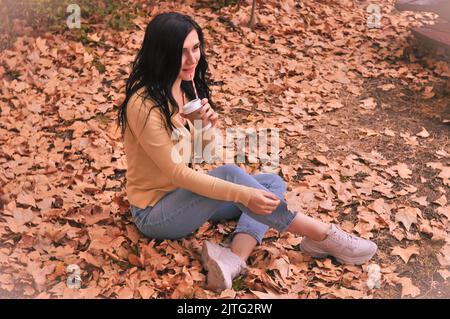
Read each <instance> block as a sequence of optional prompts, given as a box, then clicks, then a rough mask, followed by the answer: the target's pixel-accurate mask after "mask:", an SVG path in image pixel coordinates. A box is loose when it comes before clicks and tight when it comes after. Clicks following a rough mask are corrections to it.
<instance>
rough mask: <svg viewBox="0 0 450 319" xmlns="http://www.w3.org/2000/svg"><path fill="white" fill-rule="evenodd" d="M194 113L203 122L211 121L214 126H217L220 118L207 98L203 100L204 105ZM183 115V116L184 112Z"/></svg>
mask: <svg viewBox="0 0 450 319" xmlns="http://www.w3.org/2000/svg"><path fill="white" fill-rule="evenodd" d="M194 115H195V119H196V120H202V123H205V124H206V123H208V122H211V125H212V126H213V127H214V126H216V123H217V120H218V119H219V115H218V114H217V113H216V112H215V111H214V110H213V109H212V107H211V105H210V104H209V102H208V99H206V98H205V99H203V100H202V107H201V108H200V109H199V110H198V111H196V112H195V113H194ZM181 116H183V114H182V113H181ZM183 117H185V116H183ZM205 124H204V125H205Z"/></svg>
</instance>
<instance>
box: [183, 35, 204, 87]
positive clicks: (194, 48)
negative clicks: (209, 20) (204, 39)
mask: <svg viewBox="0 0 450 319" xmlns="http://www.w3.org/2000/svg"><path fill="white" fill-rule="evenodd" d="M199 60H200V40H199V39H198V35H197V31H195V29H194V30H192V31H191V32H190V33H189V34H188V36H187V37H186V39H185V40H184V44H183V53H182V58H181V70H180V74H179V75H178V76H179V77H180V78H181V79H182V80H183V81H190V80H191V79H192V78H193V76H194V74H195V68H196V67H197V64H198V61H199Z"/></svg>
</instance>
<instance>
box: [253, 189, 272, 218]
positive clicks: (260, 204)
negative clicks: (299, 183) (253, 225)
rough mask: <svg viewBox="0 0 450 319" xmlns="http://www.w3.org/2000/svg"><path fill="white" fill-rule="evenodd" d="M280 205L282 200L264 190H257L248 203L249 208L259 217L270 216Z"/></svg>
mask: <svg viewBox="0 0 450 319" xmlns="http://www.w3.org/2000/svg"><path fill="white" fill-rule="evenodd" d="M278 204H280V199H279V198H278V197H277V196H276V195H275V194H273V193H271V192H269V191H266V190H264V189H258V188H255V189H254V190H253V191H252V196H251V197H250V201H249V202H248V205H247V208H248V209H250V210H251V211H252V212H253V213H255V214H259V215H269V214H272V212H273V211H274V210H275V208H277V206H278Z"/></svg>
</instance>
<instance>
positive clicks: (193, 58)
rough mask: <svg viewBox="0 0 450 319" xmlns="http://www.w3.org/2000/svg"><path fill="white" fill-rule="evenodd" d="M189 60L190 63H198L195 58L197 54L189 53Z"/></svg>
mask: <svg viewBox="0 0 450 319" xmlns="http://www.w3.org/2000/svg"><path fill="white" fill-rule="evenodd" d="M187 62H188V64H189V65H192V64H195V63H197V60H196V59H195V55H194V54H193V53H192V52H191V53H189V55H188V60H187Z"/></svg>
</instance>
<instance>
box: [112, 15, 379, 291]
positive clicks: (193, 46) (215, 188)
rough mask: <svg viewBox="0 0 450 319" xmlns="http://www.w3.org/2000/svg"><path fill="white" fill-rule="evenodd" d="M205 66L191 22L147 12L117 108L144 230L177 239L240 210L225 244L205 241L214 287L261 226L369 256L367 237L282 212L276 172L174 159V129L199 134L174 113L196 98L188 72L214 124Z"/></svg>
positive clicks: (322, 251)
mask: <svg viewBox="0 0 450 319" xmlns="http://www.w3.org/2000/svg"><path fill="white" fill-rule="evenodd" d="M207 68H208V64H207V62H206V57H205V51H204V40H203V33H202V30H201V29H200V27H199V25H198V24H197V23H196V22H194V21H193V20H192V19H191V18H190V17H188V16H185V15H182V14H178V13H172V12H171V13H163V14H160V15H158V16H156V17H154V19H152V21H151V22H150V23H149V25H148V26H147V29H146V32H145V36H144V41H143V44H142V47H141V49H140V50H139V52H138V54H137V57H136V60H135V62H134V64H133V68H132V71H131V75H130V77H129V79H128V81H127V83H126V92H125V94H126V96H125V100H124V102H123V104H122V105H121V106H120V109H119V116H118V124H119V126H121V128H122V130H121V132H122V135H123V137H124V146H125V153H126V157H127V163H128V170H127V175H126V176H127V197H128V200H129V202H130V204H131V213H132V216H133V220H134V222H135V223H136V225H137V227H138V228H139V230H140V231H141V232H142V233H143V234H144V235H146V236H148V237H151V238H156V239H160V240H163V239H177V238H182V237H185V236H187V235H189V234H191V233H192V232H194V231H195V230H197V229H198V228H199V227H200V226H201V225H202V224H203V223H204V222H205V221H207V220H212V221H219V220H223V219H234V218H239V221H238V225H237V227H236V230H235V231H234V233H233V239H232V242H231V245H230V247H225V246H222V245H217V244H213V243H211V242H209V241H205V242H204V244H203V248H202V263H203V265H204V267H205V269H206V270H208V275H207V281H208V286H209V288H210V289H213V290H216V291H221V290H223V289H229V288H231V284H232V281H233V278H235V277H236V276H237V275H239V274H241V273H243V272H245V270H246V260H247V258H248V257H249V255H250V254H251V252H252V251H253V249H254V248H255V247H256V245H257V244H261V241H262V239H263V237H264V234H265V232H266V231H267V229H268V228H269V227H273V228H274V229H276V230H278V231H280V232H284V231H289V232H291V233H294V234H297V235H301V236H304V239H303V240H302V242H301V245H300V246H301V249H302V250H303V251H304V252H306V253H308V254H310V255H312V256H315V257H326V256H328V255H331V256H334V257H335V258H336V259H337V260H338V261H339V262H342V263H349V264H362V263H365V262H367V261H368V260H369V259H370V258H372V256H373V255H374V254H375V252H376V250H377V246H376V245H375V244H374V243H373V242H371V241H369V240H365V239H361V238H358V237H356V236H354V235H350V234H348V233H346V232H344V231H342V230H341V229H339V228H338V227H337V226H336V225H334V224H326V223H323V222H321V221H319V220H315V219H313V218H311V217H308V216H305V215H304V214H301V213H298V212H291V211H289V210H288V208H287V204H286V201H285V200H284V197H283V193H284V192H285V191H286V184H285V183H284V182H283V180H282V178H280V177H279V176H278V175H275V174H257V175H249V174H247V173H246V172H245V171H244V170H242V169H241V168H240V167H238V166H237V165H234V164H226V165H223V166H220V167H218V168H216V169H213V170H211V171H209V172H208V173H207V174H204V173H201V172H197V171H195V170H193V169H191V168H190V167H188V166H187V165H186V164H185V163H183V162H179V161H174V160H173V158H172V157H171V156H172V149H173V147H174V143H173V140H172V139H171V136H172V133H173V131H174V130H176V131H178V130H180V131H184V132H185V133H186V134H189V135H190V136H191V137H193V138H197V137H198V136H199V134H204V133H205V132H203V131H202V130H200V129H196V128H195V126H194V125H193V124H192V122H191V121H190V120H187V119H186V118H185V117H184V116H183V115H181V111H182V110H180V108H182V106H183V105H185V103H186V102H188V101H189V100H193V99H194V98H195V93H194V89H193V85H192V82H191V79H192V76H193V79H194V82H195V86H196V87H197V92H198V95H199V96H200V97H201V98H203V99H202V104H203V106H202V108H201V109H200V112H198V113H197V114H196V117H195V118H196V119H197V120H201V121H202V122H201V123H207V122H210V123H211V124H212V127H213V128H214V126H215V125H216V123H217V120H218V114H217V113H216V112H215V111H214V103H213V102H212V100H211V97H210V90H209V87H208V84H207V79H206V70H207ZM141 111H142V112H141ZM211 129H212V128H210V129H208V130H211ZM205 135H206V134H205Z"/></svg>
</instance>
